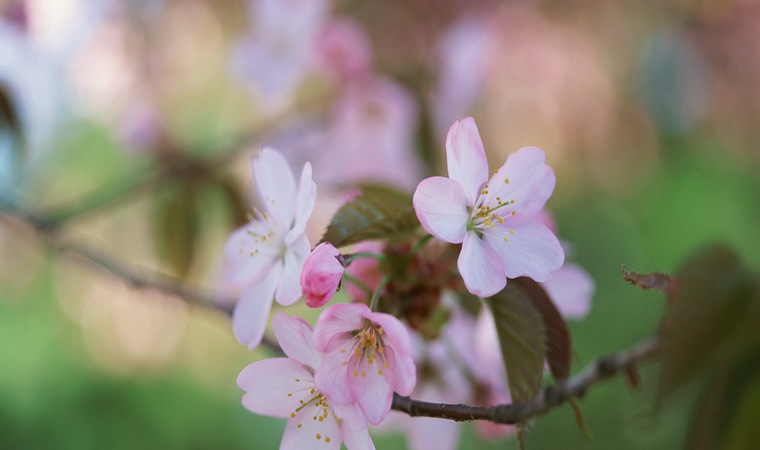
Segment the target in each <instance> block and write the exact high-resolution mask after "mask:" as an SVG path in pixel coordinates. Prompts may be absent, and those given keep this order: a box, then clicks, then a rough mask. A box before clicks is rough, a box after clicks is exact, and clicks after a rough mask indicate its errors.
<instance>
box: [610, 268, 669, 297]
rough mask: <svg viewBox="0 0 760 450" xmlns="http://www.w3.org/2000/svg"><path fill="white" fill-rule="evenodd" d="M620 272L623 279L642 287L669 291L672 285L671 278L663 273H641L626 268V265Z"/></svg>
mask: <svg viewBox="0 0 760 450" xmlns="http://www.w3.org/2000/svg"><path fill="white" fill-rule="evenodd" d="M620 273H622V274H623V279H624V280H625V281H627V282H629V283H631V284H632V285H634V286H638V287H640V288H642V289H657V290H659V291H663V292H668V289H669V288H670V286H671V278H670V277H669V276H667V275H665V274H663V273H658V272H651V273H644V274H641V273H637V272H633V271H630V270H626V269H625V266H622V267H621V268H620Z"/></svg>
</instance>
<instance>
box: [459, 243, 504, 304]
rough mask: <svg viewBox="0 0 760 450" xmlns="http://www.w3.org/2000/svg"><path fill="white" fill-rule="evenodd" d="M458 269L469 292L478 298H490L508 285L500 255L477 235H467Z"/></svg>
mask: <svg viewBox="0 0 760 450" xmlns="http://www.w3.org/2000/svg"><path fill="white" fill-rule="evenodd" d="M457 267H458V268H459V273H460V274H461V275H462V279H463V280H464V285H465V286H466V287H467V290H468V291H470V292H471V293H473V294H475V295H477V296H478V297H481V298H485V297H490V296H492V295H494V294H496V293H497V292H499V291H500V290H502V289H504V286H506V285H507V279H506V277H505V276H504V264H503V263H502V261H501V258H499V254H498V253H496V251H494V250H493V249H492V248H491V247H490V246H489V245H488V244H487V243H486V242H485V241H483V240H482V239H480V238H479V237H478V236H477V235H476V234H475V233H467V234H466V235H465V237H464V242H463V243H462V251H461V253H459V259H458V260H457Z"/></svg>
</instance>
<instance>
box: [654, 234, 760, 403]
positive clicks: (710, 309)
mask: <svg viewBox="0 0 760 450" xmlns="http://www.w3.org/2000/svg"><path fill="white" fill-rule="evenodd" d="M676 280H677V283H678V284H677V288H676V289H674V292H673V298H672V308H671V311H670V312H669V315H668V318H667V322H666V329H665V334H664V336H663V345H662V371H661V374H660V386H659V388H660V393H661V394H663V395H667V394H669V393H670V392H672V391H673V390H674V389H675V388H677V387H679V386H680V385H681V384H683V383H684V382H686V381H687V380H688V379H689V378H691V377H692V376H693V375H694V374H695V373H696V372H697V371H698V369H700V368H701V366H703V365H704V364H705V362H706V361H707V360H708V359H709V358H710V356H711V355H713V354H715V353H716V352H717V351H718V350H719V349H720V350H721V352H725V351H726V350H727V349H730V348H731V347H732V346H736V345H738V344H740V342H739V339H738V338H739V336H740V335H741V334H742V333H740V332H741V329H742V326H743V325H748V326H757V324H746V323H745V324H742V323H741V322H742V321H744V319H746V318H747V311H748V305H749V300H750V297H751V295H752V280H751V278H750V277H749V274H748V273H747V271H746V270H745V269H744V267H743V265H742V263H741V261H739V258H738V257H737V256H736V254H735V253H734V252H733V251H731V250H729V249H727V248H725V247H717V246H716V247H710V248H708V249H706V250H704V251H702V252H701V253H699V254H697V255H696V256H694V257H693V258H691V259H690V260H689V261H688V262H687V263H686V265H685V266H684V267H683V268H682V269H681V270H679V271H678V274H677V276H676Z"/></svg>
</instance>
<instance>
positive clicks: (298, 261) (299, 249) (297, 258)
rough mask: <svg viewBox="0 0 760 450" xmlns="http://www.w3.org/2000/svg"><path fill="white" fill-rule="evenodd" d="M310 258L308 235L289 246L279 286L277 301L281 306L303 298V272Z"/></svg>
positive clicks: (302, 236) (276, 295)
mask: <svg viewBox="0 0 760 450" xmlns="http://www.w3.org/2000/svg"><path fill="white" fill-rule="evenodd" d="M307 256H309V238H307V237H306V235H301V237H300V238H299V239H298V240H296V241H295V242H294V243H293V244H292V245H290V246H288V249H287V250H286V251H285V257H284V261H283V271H282V274H281V275H280V277H279V283H278V284H277V292H276V293H275V300H277V303H279V304H281V305H285V306H287V305H292V304H293V303H295V302H297V301H298V299H300V298H301V271H302V270H303V264H304V262H305V261H306V257H307Z"/></svg>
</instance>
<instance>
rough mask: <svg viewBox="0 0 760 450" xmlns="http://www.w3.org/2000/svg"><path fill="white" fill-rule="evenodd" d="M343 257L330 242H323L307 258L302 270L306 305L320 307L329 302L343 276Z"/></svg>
mask: <svg viewBox="0 0 760 450" xmlns="http://www.w3.org/2000/svg"><path fill="white" fill-rule="evenodd" d="M344 271H345V267H344V266H343V257H342V256H341V254H340V252H339V251H338V249H337V248H335V247H334V246H333V245H332V244H330V243H329V242H323V243H321V244H319V245H318V246H317V248H315V249H314V251H312V252H311V254H310V255H309V256H308V257H307V258H306V262H305V263H304V265H303V271H302V272H301V291H303V296H304V297H305V298H306V305H308V306H310V307H312V308H319V307H320V306H324V304H325V303H327V302H329V301H330V299H331V298H332V296H333V295H335V292H336V291H337V290H338V287H339V286H340V280H341V278H343V272H344Z"/></svg>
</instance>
